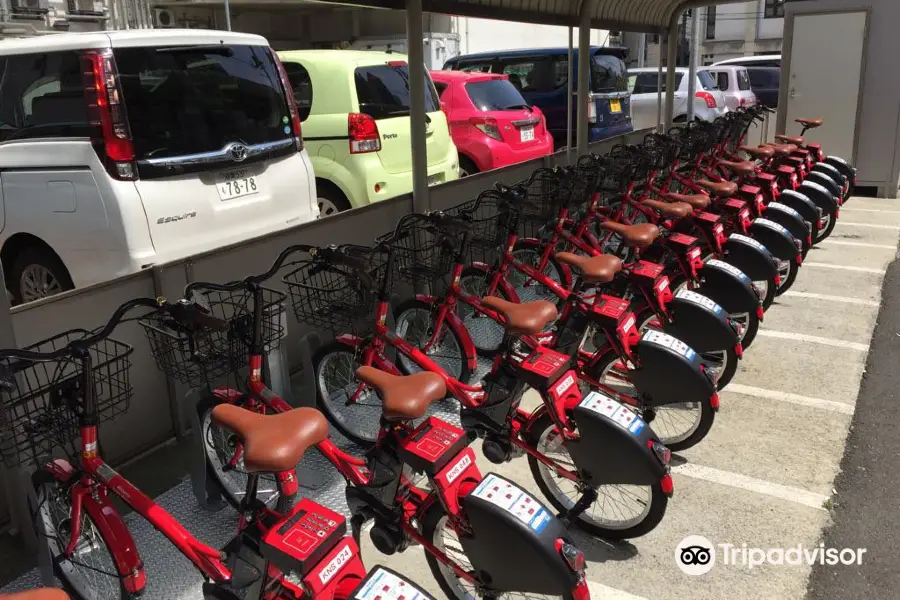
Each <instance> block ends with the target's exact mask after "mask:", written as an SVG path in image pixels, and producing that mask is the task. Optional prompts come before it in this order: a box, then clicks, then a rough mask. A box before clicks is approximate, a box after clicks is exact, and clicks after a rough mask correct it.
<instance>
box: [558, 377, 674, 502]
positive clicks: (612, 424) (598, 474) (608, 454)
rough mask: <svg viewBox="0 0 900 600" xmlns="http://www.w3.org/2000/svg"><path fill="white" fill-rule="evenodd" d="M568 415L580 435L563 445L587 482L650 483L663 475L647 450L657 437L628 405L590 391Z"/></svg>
mask: <svg viewBox="0 0 900 600" xmlns="http://www.w3.org/2000/svg"><path fill="white" fill-rule="evenodd" d="M571 417H572V420H573V421H575V424H576V425H577V426H578V433H579V437H578V439H575V440H566V441H565V442H564V444H565V446H566V449H567V450H568V451H569V454H570V455H571V456H572V460H573V461H574V463H575V467H576V469H577V471H578V473H580V474H581V476H582V479H583V480H584V481H585V482H586V483H587V484H588V485H590V486H594V487H596V486H599V485H652V484H655V483H658V482H659V481H660V479H662V478H663V477H664V476H665V475H666V468H665V465H663V464H662V463H661V462H660V461H659V459H657V458H656V456H655V455H654V454H653V451H652V450H651V449H650V444H651V443H652V442H659V438H657V437H656V434H654V433H653V430H652V429H651V428H650V426H649V425H647V423H646V422H645V421H644V420H643V419H642V418H641V417H639V416H638V415H637V414H635V413H634V412H633V411H631V410H630V409H629V408H628V407H627V406H625V405H623V404H620V403H619V402H616V401H615V400H613V399H611V398H609V397H608V396H606V395H604V394H602V393H600V392H591V393H589V394H588V395H587V396H585V397H584V399H582V400H581V402H579V403H578V404H577V405H576V406H575V408H574V409H573V410H572V413H571ZM613 457H615V460H611V459H612V458H613Z"/></svg>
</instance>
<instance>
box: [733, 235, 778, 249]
mask: <svg viewBox="0 0 900 600" xmlns="http://www.w3.org/2000/svg"><path fill="white" fill-rule="evenodd" d="M731 239H733V240H739V241H741V242H744V243H745V244H750V245H751V246H753V247H754V248H756V249H757V250H761V251H763V252H768V251H769V249H768V248H766V247H765V246H763V245H762V244H760V243H759V242H758V241H756V240H754V239H753V238H752V237H747V236H746V235H741V234H740V233H732V234H731Z"/></svg>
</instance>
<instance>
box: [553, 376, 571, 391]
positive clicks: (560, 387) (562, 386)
mask: <svg viewBox="0 0 900 600" xmlns="http://www.w3.org/2000/svg"><path fill="white" fill-rule="evenodd" d="M573 385H575V376H574V375H573V374H572V373H569V374H568V375H566V376H565V377H563V380H562V381H561V382H559V383H558V384H557V385H556V387H555V388H554V389H553V391H554V392H555V393H556V395H557V396H562V395H563V394H565V393H566V392H567V391H568V390H569V388H570V387H572V386H573Z"/></svg>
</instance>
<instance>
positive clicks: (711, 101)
mask: <svg viewBox="0 0 900 600" xmlns="http://www.w3.org/2000/svg"><path fill="white" fill-rule="evenodd" d="M697 97H698V98H702V99H703V100H704V101H705V102H706V108H715V107H716V106H718V105H717V104H716V99H715V97H714V96H713V95H712V94H710V93H709V92H697Z"/></svg>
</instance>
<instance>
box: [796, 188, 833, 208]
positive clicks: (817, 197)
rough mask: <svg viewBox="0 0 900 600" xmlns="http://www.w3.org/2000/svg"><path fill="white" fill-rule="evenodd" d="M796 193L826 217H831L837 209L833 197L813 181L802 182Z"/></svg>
mask: <svg viewBox="0 0 900 600" xmlns="http://www.w3.org/2000/svg"><path fill="white" fill-rule="evenodd" d="M797 191H798V192H800V193H801V194H803V195H804V196H806V197H807V198H809V199H810V200H812V201H813V203H814V204H815V205H816V206H818V207H819V208H821V209H822V211H824V212H825V214H827V215H833V214H834V213H835V211H836V210H837V209H838V204H837V200H835V199H834V195H832V193H831V192H829V191H828V190H827V189H825V188H824V187H822V186H821V185H819V184H818V183H816V182H815V181H804V182H803V184H802V185H801V186H800V187H799V188H797Z"/></svg>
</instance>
